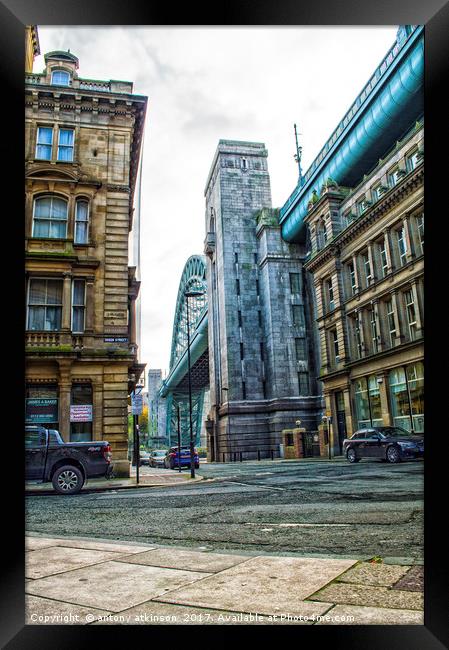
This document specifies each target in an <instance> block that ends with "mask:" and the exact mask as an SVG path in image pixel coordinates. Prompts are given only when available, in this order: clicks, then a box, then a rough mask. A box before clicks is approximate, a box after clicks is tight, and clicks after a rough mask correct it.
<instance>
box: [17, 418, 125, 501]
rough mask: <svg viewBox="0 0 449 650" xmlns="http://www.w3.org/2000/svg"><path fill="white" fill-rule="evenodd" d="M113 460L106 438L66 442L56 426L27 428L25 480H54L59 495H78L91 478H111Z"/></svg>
mask: <svg viewBox="0 0 449 650" xmlns="http://www.w3.org/2000/svg"><path fill="white" fill-rule="evenodd" d="M111 459H112V454H111V446H110V444H109V442H106V441H104V440H91V441H88V442H64V441H63V440H62V438H61V435H60V433H59V431H56V429H45V428H44V427H41V426H31V425H30V426H26V427H25V480H26V481H38V482H41V483H47V482H50V481H51V482H52V483H53V487H54V489H55V490H56V492H59V494H76V493H77V492H79V491H80V490H81V488H82V487H83V485H84V483H85V481H86V480H87V479H88V478H94V477H100V476H104V477H105V478H109V477H110V476H111V474H112V469H113V465H112V462H111Z"/></svg>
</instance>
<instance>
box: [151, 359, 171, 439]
mask: <svg viewBox="0 0 449 650" xmlns="http://www.w3.org/2000/svg"><path fill="white" fill-rule="evenodd" d="M161 385H162V370H160V369H156V368H152V369H150V370H149V371H148V434H149V443H150V445H151V446H153V447H157V446H159V445H164V444H166V442H167V435H166V419H167V400H166V399H165V398H164V397H161V396H160V395H159V389H160V388H161Z"/></svg>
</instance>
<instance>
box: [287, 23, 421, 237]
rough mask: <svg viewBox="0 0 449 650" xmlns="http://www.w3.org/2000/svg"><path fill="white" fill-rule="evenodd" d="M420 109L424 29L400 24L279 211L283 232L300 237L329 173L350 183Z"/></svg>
mask: <svg viewBox="0 0 449 650" xmlns="http://www.w3.org/2000/svg"><path fill="white" fill-rule="evenodd" d="M423 111H424V30H423V27H422V26H419V25H401V27H400V28H399V29H398V33H397V38H396V41H395V43H394V44H393V46H392V47H391V48H390V49H389V51H388V52H387V53H386V55H385V57H384V58H383V60H382V61H381V63H380V65H379V66H378V67H377V68H376V70H375V71H374V73H373V74H372V75H371V77H370V79H369V80H368V82H367V83H366V84H365V86H364V88H363V89H362V91H361V92H360V93H359V95H358V96H357V98H356V99H355V101H354V102H353V104H352V106H351V107H350V108H349V110H348V111H347V112H346V114H345V116H344V117H343V119H342V120H341V121H340V122H339V124H338V125H337V127H336V129H334V131H333V133H332V134H331V136H330V137H329V139H328V140H327V142H326V144H325V145H324V147H323V148H322V149H321V151H320V153H319V154H318V156H317V157H316V158H315V160H314V161H313V163H312V164H311V166H310V168H309V169H308V170H307V172H306V173H305V174H304V176H303V177H302V179H301V182H300V183H298V185H297V187H296V188H295V189H294V191H293V192H292V194H291V195H290V197H289V198H288V199H287V201H286V203H285V204H284V205H283V207H282V208H281V210H280V216H279V223H280V224H281V226H282V237H283V238H284V239H285V240H286V241H289V242H300V241H304V238H305V228H304V217H305V215H306V214H307V205H308V203H309V201H310V199H311V197H312V194H313V193H314V192H316V193H317V194H318V195H319V194H320V191H321V188H322V186H323V184H324V183H325V181H326V180H327V179H328V178H332V180H334V181H336V182H337V183H338V184H339V185H341V186H347V187H355V186H356V185H357V184H358V183H359V182H360V181H361V180H362V178H363V175H364V174H368V173H369V172H370V170H371V169H372V168H373V167H375V165H377V163H378V162H379V158H380V157H382V156H384V155H385V153H387V151H388V149H391V147H392V146H394V145H395V144H396V141H397V140H400V139H401V137H402V136H403V135H404V134H405V132H406V131H408V130H409V129H410V127H411V126H412V125H413V122H414V121H416V120H418V119H419V118H420V117H422V114H423Z"/></svg>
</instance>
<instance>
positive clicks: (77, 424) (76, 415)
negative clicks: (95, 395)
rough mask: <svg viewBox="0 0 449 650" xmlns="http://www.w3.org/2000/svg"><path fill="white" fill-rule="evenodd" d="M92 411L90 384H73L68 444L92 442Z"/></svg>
mask: <svg viewBox="0 0 449 650" xmlns="http://www.w3.org/2000/svg"><path fill="white" fill-rule="evenodd" d="M80 407H81V408H80ZM92 411H93V407H92V385H91V384H90V383H80V384H73V385H72V395H71V408H70V442H87V441H89V440H92Z"/></svg>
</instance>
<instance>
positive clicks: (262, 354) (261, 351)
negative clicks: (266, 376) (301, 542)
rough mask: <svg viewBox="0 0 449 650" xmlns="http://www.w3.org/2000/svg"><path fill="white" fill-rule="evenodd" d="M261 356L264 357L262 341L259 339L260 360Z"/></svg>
mask: <svg viewBox="0 0 449 650" xmlns="http://www.w3.org/2000/svg"><path fill="white" fill-rule="evenodd" d="M263 357H264V347H263V343H262V341H261V342H260V358H261V359H262V361H263Z"/></svg>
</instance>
